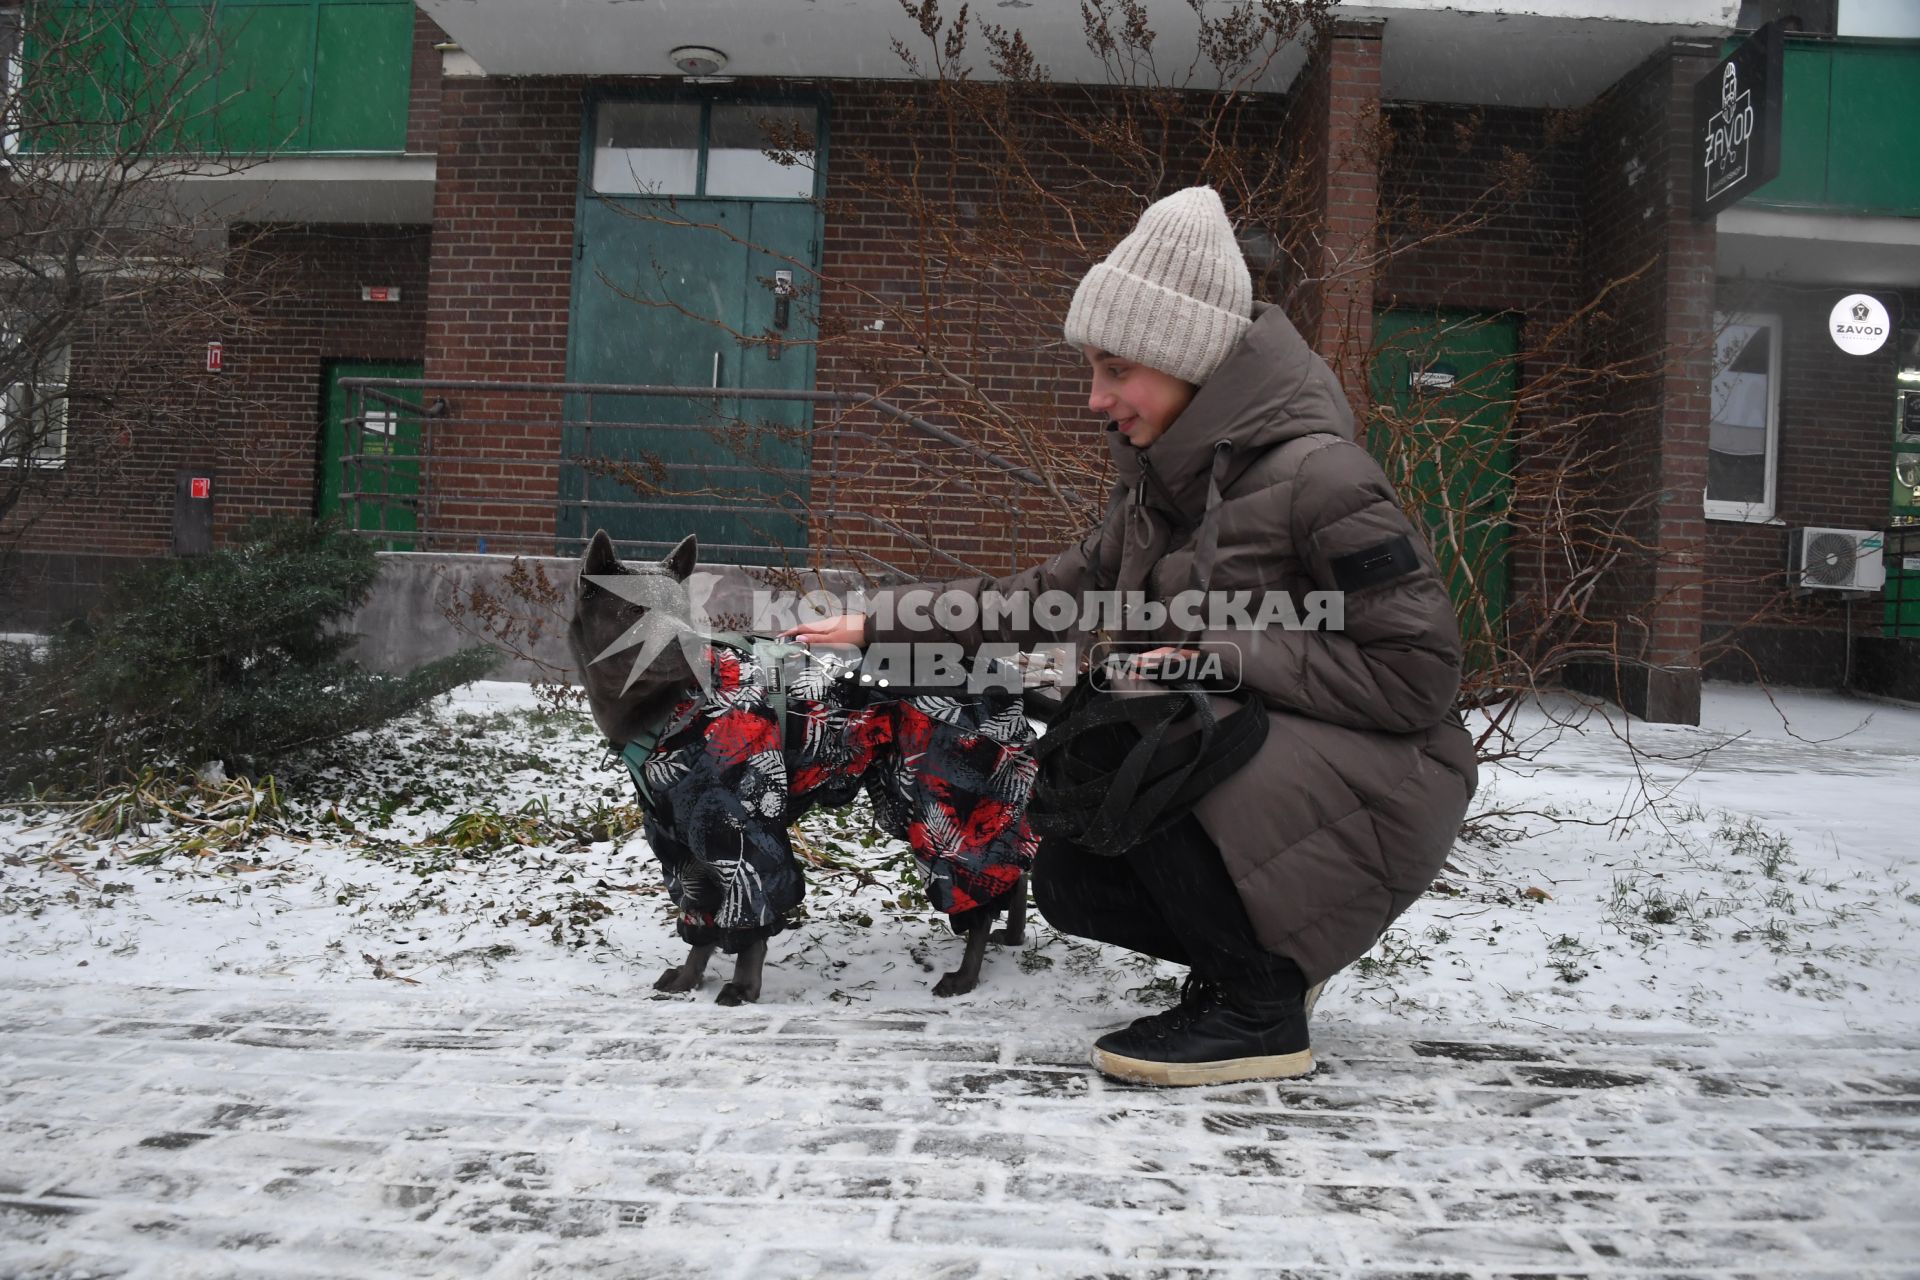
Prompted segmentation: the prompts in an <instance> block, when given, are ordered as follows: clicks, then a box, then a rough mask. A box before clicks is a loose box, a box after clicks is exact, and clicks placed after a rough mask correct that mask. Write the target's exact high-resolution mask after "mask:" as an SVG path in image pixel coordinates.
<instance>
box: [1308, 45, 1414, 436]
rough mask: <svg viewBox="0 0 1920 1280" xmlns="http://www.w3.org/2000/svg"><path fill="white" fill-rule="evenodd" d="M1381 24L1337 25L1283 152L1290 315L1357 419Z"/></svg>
mask: <svg viewBox="0 0 1920 1280" xmlns="http://www.w3.org/2000/svg"><path fill="white" fill-rule="evenodd" d="M1383 30H1384V24H1383V23H1381V22H1378V21H1341V22H1336V23H1335V24H1334V25H1333V27H1332V28H1331V29H1330V30H1329V31H1328V33H1327V35H1326V36H1325V37H1324V38H1323V39H1321V41H1320V42H1319V43H1318V45H1317V46H1316V47H1315V49H1314V51H1313V53H1312V55H1311V56H1310V57H1309V59H1308V62H1307V66H1306V67H1305V68H1304V69H1303V70H1302V72H1301V75H1300V78H1299V82H1298V83H1297V84H1296V85H1295V87H1294V90H1293V93H1292V101H1291V103H1290V107H1291V110H1290V111H1289V113H1288V116H1287V120H1286V123H1285V125H1284V127H1283V129H1282V133H1281V137H1282V146H1283V147H1284V148H1286V150H1287V151H1288V153H1289V155H1290V157H1291V158H1292V159H1293V161H1294V163H1296V164H1298V165H1299V166H1300V167H1301V169H1302V176H1301V179H1300V182H1301V188H1302V192H1301V196H1302V205H1303V207H1302V210H1301V213H1302V216H1301V218H1300V219H1299V222H1300V225H1299V226H1297V227H1295V228H1293V229H1291V235H1290V239H1291V240H1292V241H1293V243H1295V244H1296V245H1299V246H1300V248H1299V249H1298V250H1297V251H1296V253H1297V256H1298V258H1299V262H1298V266H1299V268H1300V269H1301V271H1302V272H1303V273H1304V277H1303V280H1302V281H1301V283H1302V284H1304V285H1305V287H1304V288H1301V289H1298V290H1296V291H1295V294H1294V299H1295V300H1294V305H1293V306H1292V308H1291V316H1292V319H1293V320H1294V322H1295V323H1296V324H1297V325H1298V326H1299V328H1300V332H1301V333H1302V334H1303V335H1304V336H1305V337H1306V339H1307V341H1308V343H1309V344H1311V345H1312V346H1313V348H1314V349H1315V350H1316V351H1318V352H1320V353H1321V355H1323V356H1324V357H1326V359H1327V360H1328V362H1329V363H1330V364H1332V365H1333V367H1334V371H1335V372H1336V373H1337V374H1338V375H1339V376H1340V380H1341V383H1342V385H1344V386H1345V387H1346V390H1347V398H1348V400H1349V401H1351V402H1352V404H1353V407H1354V410H1355V412H1356V414H1358V413H1363V412H1364V411H1365V406H1366V401H1367V397H1368V394H1369V389H1368V387H1367V363H1368V362H1367V355H1368V353H1369V352H1370V351H1371V350H1372V347H1373V307H1374V276H1375V265H1374V262H1375V253H1376V250H1377V248H1378V244H1377V239H1376V231H1377V228H1378V224H1379V212H1380V183H1381V168H1382V160H1383V156H1382V151H1383V150H1384V145H1383V144H1384V142H1385V140H1386V138H1387V137H1388V136H1390V135H1389V132H1388V129H1387V126H1386V124H1385V122H1384V120H1383V117H1382V106H1381V101H1380V48H1381V41H1380V37H1381V33H1382V31H1383Z"/></svg>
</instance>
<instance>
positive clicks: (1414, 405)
mask: <svg viewBox="0 0 1920 1280" xmlns="http://www.w3.org/2000/svg"><path fill="white" fill-rule="evenodd" d="M1518 340H1519V332H1518V326H1517V324H1516V323H1515V321H1514V320H1513V319H1512V318H1511V317H1508V316H1490V315H1482V314H1478V313H1471V312H1457V311H1390V312H1382V313H1380V314H1379V315H1377V316H1375V317H1374V350H1375V356H1374V363H1373V378H1372V393H1373V401H1374V405H1375V407H1376V413H1377V418H1378V421H1376V424H1375V426H1374V428H1373V430H1372V432H1371V436H1370V439H1369V441H1368V447H1369V448H1370V449H1372V451H1373V453H1374V455H1375V456H1376V457H1377V458H1379V459H1380V462H1381V465H1382V466H1383V467H1384V468H1385V469H1386V472H1387V476H1388V478H1389V479H1391V480H1392V481H1393V483H1394V487H1395V488H1396V489H1398V490H1399V492H1400V495H1401V498H1402V499H1403V500H1405V501H1408V502H1409V503H1410V504H1411V505H1413V506H1415V507H1416V508H1417V509H1418V510H1419V512H1420V513H1421V517H1422V521H1423V523H1424V525H1425V527H1426V534H1427V539H1428V542H1429V543H1430V544H1431V546H1432V547H1433V551H1434V555H1435V556H1436V557H1437V558H1438V559H1439V561H1440V565H1441V568H1442V569H1443V570H1444V571H1445V572H1446V574H1447V586H1448V589H1449V591H1450V592H1451V593H1452V595H1453V602H1454V608H1455V610H1456V612H1457V613H1458V615H1459V618H1460V633H1461V637H1462V639H1463V640H1464V641H1465V643H1466V650H1467V664H1468V666H1469V667H1470V668H1485V667H1486V666H1487V665H1489V664H1490V663H1491V662H1492V661H1493V659H1494V655H1495V652H1496V649H1497V640H1498V637H1499V636H1500V635H1501V629H1500V628H1501V615H1502V614H1503V613H1504V612H1505V610H1506V607H1507V594H1508V568H1507V542H1508V525H1509V522H1510V520H1511V518H1512V510H1513V444H1512V429H1511V425H1512V424H1511V415H1512V413H1513V409H1514V382H1515V377H1514V374H1515V371H1514V364H1515V352H1516V351H1517V350H1518Z"/></svg>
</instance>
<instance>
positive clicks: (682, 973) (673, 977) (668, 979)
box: [653, 965, 701, 994]
mask: <svg viewBox="0 0 1920 1280" xmlns="http://www.w3.org/2000/svg"><path fill="white" fill-rule="evenodd" d="M700 977H701V975H699V974H697V973H693V974H690V973H688V972H687V971H686V970H684V969H682V968H681V967H680V966H678V965H675V966H674V967H673V968H671V969H669V970H667V971H666V972H665V973H663V974H661V975H660V976H659V977H658V978H656V979H654V983H653V989H654V990H655V991H666V992H670V993H674V994H678V993H679V992H682V991H691V990H693V989H694V988H695V987H697V986H699V985H700Z"/></svg>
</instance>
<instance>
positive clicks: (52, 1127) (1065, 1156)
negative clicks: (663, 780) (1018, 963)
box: [0, 985, 1920, 1280]
mask: <svg viewBox="0 0 1920 1280" xmlns="http://www.w3.org/2000/svg"><path fill="white" fill-rule="evenodd" d="M3 994H4V1001H5V1006H6V1009H7V1014H6V1017H5V1021H4V1024H3V1025H4V1027H5V1033H6V1062H5V1065H4V1067H0V1099H4V1107H3V1108H0V1170H4V1172H0V1274H4V1275H6V1276H8V1277H28V1276H32V1277H55V1276H72V1277H78V1276H102V1277H105V1276H127V1277H130V1278H132V1277H140V1278H158V1277H173V1276H179V1277H193V1278H194V1280H221V1278H226V1277H260V1278H262V1280H264V1278H266V1277H273V1278H275V1280H286V1278H288V1277H304V1276H328V1277H335V1276H366V1277H390V1276H408V1277H438V1276H481V1275H485V1276H498V1277H523V1276H524V1277H532V1276H547V1277H568V1278H569V1280H572V1278H575V1277H609V1278H611V1277H622V1278H627V1277H651V1276H658V1277H675V1278H677V1280H678V1278H686V1280H698V1278H701V1277H716V1278H718V1277H727V1278H730V1280H775V1278H778V1277H835V1278H838V1277H862V1276H890V1277H908V1276H916V1277H917V1276H938V1277H976V1276H978V1277H987V1276H993V1277H1002V1276H1004V1277H1010V1278H1012V1277H1030V1276H1101V1277H1105V1276H1115V1277H1182V1278H1189V1277H1190V1278H1193V1280H1199V1278H1200V1277H1210V1278H1211V1277H1218V1278H1220V1280H1227V1278H1229V1277H1231V1278H1235V1280H1252V1278H1253V1277H1279V1276H1300V1277H1333V1276H1342V1277H1358V1276H1378V1277H1386V1276H1401V1277H1404V1276H1410V1275H1421V1276H1438V1275H1447V1276H1460V1277H1479V1278H1488V1280H1490V1278H1492V1277H1518V1276H1522V1275H1525V1276H1535V1277H1539V1276H1596V1277H1601V1276H1628V1275H1632V1276H1643V1277H1652V1276H1660V1277H1693V1276H1733V1275H1738V1276H1781V1277H1788V1276H1791V1277H1813V1276H1831V1277H1846V1278H1847V1280H1856V1278H1858V1277H1868V1276H1887V1277H1892V1276H1898V1275H1912V1274H1913V1273H1914V1267H1915V1264H1916V1259H1920V1224H1916V1222H1915V1220H1914V1211H1913V1199H1912V1197H1913V1189H1914V1186H1915V1182H1916V1177H1917V1176H1920V1127H1917V1126H1916V1116H1920V1051H1916V1049H1915V1047H1914V1046H1913V1045H1912V1044H1911V1043H1907V1044H1901V1043H1897V1042H1894V1041H1889V1040H1882V1039H1877V1038H1874V1037H1868V1036H1848V1037H1841V1038H1837V1039H1834V1038H1811V1037H1798V1038H1790V1039H1785V1040H1783V1039H1779V1038H1775V1037H1764V1036H1757V1035H1751V1034H1748V1035H1737V1036H1725V1035H1710V1034H1694V1035H1682V1034H1666V1035H1662V1034H1639V1035H1635V1034H1614V1035H1597V1034H1563V1035H1535V1036H1516V1035H1513V1034H1511V1033H1502V1034H1495V1035H1468V1034H1466V1033H1464V1032H1462V1033H1456V1034H1453V1035H1448V1036H1441V1035H1438V1034H1437V1033H1435V1032H1432V1031H1422V1032H1419V1033H1417V1034H1408V1033H1407V1032H1405V1031H1402V1030H1393V1029H1383V1028H1367V1029H1361V1028H1355V1027H1344V1026H1335V1027H1333V1028H1330V1029H1329V1030H1328V1031H1327V1032H1326V1033H1325V1034H1324V1035H1323V1036H1322V1037H1321V1040H1320V1049H1321V1052H1322V1054H1323V1061H1324V1064H1325V1065H1324V1067H1323V1071H1322V1074H1321V1075H1320V1076H1318V1077H1316V1078H1315V1079H1314V1080H1313V1081H1311V1082H1310V1083H1303V1084H1297V1085H1289V1086H1284V1087H1275V1086H1271V1085H1265V1086H1259V1087H1251V1088H1234V1089H1217V1090H1206V1091H1175V1092H1155V1091H1142V1090H1132V1089H1124V1088H1118V1087H1114V1086H1111V1085H1107V1084H1104V1083H1102V1082H1100V1081H1098V1080H1097V1079H1095V1078H1093V1077H1091V1076H1090V1075H1089V1073H1088V1072H1087V1071H1086V1070H1085V1068H1084V1066H1083V1065H1082V1063H1083V1061H1084V1056H1083V1055H1084V1052H1085V1047H1086V1041H1087V1039H1088V1037H1089V1036H1090V1035H1091V1034H1093V1033H1094V1032H1095V1031H1096V1030H1097V1029H1098V1028H1099V1027H1100V1026H1102V1025H1103V1024H1105V1023H1110V1022H1111V1019H1101V1018H1095V1017H1088V1016H1086V1015H1085V1014H1082V1013H1077V1012H1076V1013H1070V1014H1065V1015H1058V1014H1049V1015H1048V1016H1045V1017H1032V1016H1020V1015H1018V1014H1014V1013H1009V1012H987V1011H983V1010H969V1009H966V1008H964V1007H956V1006H952V1005H943V1006H942V1007H939V1008H923V1009H906V1008H896V1009H889V1010H887V1011H885V1012H884V1013H873V1012H869V1011H863V1010H848V1009H845V1008H837V1007H831V1006H826V1007H813V1008H804V1007H793V1006H790V1005H789V1006H783V1007H780V1008H775V1009H764V1008H763V1009H719V1008H715V1007H713V1006H711V1005H707V1004H687V1003H683V1002H679V1001H671V1002H654V1001H649V1000H645V999H640V998H634V999H629V1000H610V999H595V1000H579V999H569V998H565V997H563V996H556V998H553V999H539V998H533V997H528V996H524V995H523V996H519V997H511V996H507V995H505V994H502V993H493V994H489V993H479V992H467V993H462V994H459V995H457V996H453V997H448V996H445V995H439V994H434V993H430V992H426V991H422V990H402V989H394V988H377V989H368V988H365V987H361V988H351V989H342V988H337V987H336V988H327V989H319V990H315V989H290V990H283V991H277V992H250V993H241V992H236V991H205V990H180V989H174V988H166V987H144V988H143V987H132V986H127V987H113V988H108V989H98V988H96V989H93V990H90V991H88V992H87V993H86V995H85V998H84V1001H83V1002H80V1001H76V1000H75V999H74V996H75V992H74V991H72V989H71V988H69V987H67V986H65V985H53V986H42V985H14V986H8V987H6V988H4V992H3ZM76 1003H84V1005H85V1007H86V1012H85V1013H83V1014H75V1013H73V1012H70V1010H72V1009H73V1007H74V1005H75V1004H76Z"/></svg>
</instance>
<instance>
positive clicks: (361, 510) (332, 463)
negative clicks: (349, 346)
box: [314, 361, 422, 551]
mask: <svg viewBox="0 0 1920 1280" xmlns="http://www.w3.org/2000/svg"><path fill="white" fill-rule="evenodd" d="M421 374H422V367H421V366H420V365H418V364H361V363H349V362H346V361H339V362H336V363H333V364H329V365H328V366H327V368H326V388H327V405H326V419H325V421H324V423H323V424H322V427H321V435H320V474H319V477H318V483H317V484H316V485H315V500H314V510H315V513H316V514H317V515H319V516H320V517H321V518H322V519H325V518H326V517H328V516H339V517H341V518H342V519H343V520H344V521H345V522H346V525H347V527H348V528H350V529H379V530H386V531H391V532H394V533H412V532H414V531H416V530H417V529H418V528H419V527H420V526H419V514H418V511H417V509H416V506H415V503H416V502H417V500H418V496H419V493H420V415H419V413H418V412H417V410H414V409H413V408H412V406H417V405H418V404H419V401H420V397H419V393H418V392H414V391H408V392H400V393H389V394H391V395H393V396H394V398H396V399H399V400H401V401H403V402H404V405H405V406H407V407H402V406H401V405H395V404H392V403H388V402H384V401H381V400H379V399H376V398H374V397H373V396H371V395H369V396H368V397H366V399H365V401H364V403H356V402H355V400H354V399H353V397H351V396H349V395H348V394H347V393H346V391H344V390H343V389H342V388H341V386H340V379H342V378H418V377H420V376H421ZM343 493H352V494H354V495H355V496H354V497H353V498H352V499H351V500H350V501H343V500H342V495H343ZM379 545H380V546H381V547H382V548H383V549H384V550H387V551H411V550H413V549H414V547H413V539H411V538H388V539H383V540H382V541H381V542H380V544H379Z"/></svg>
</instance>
